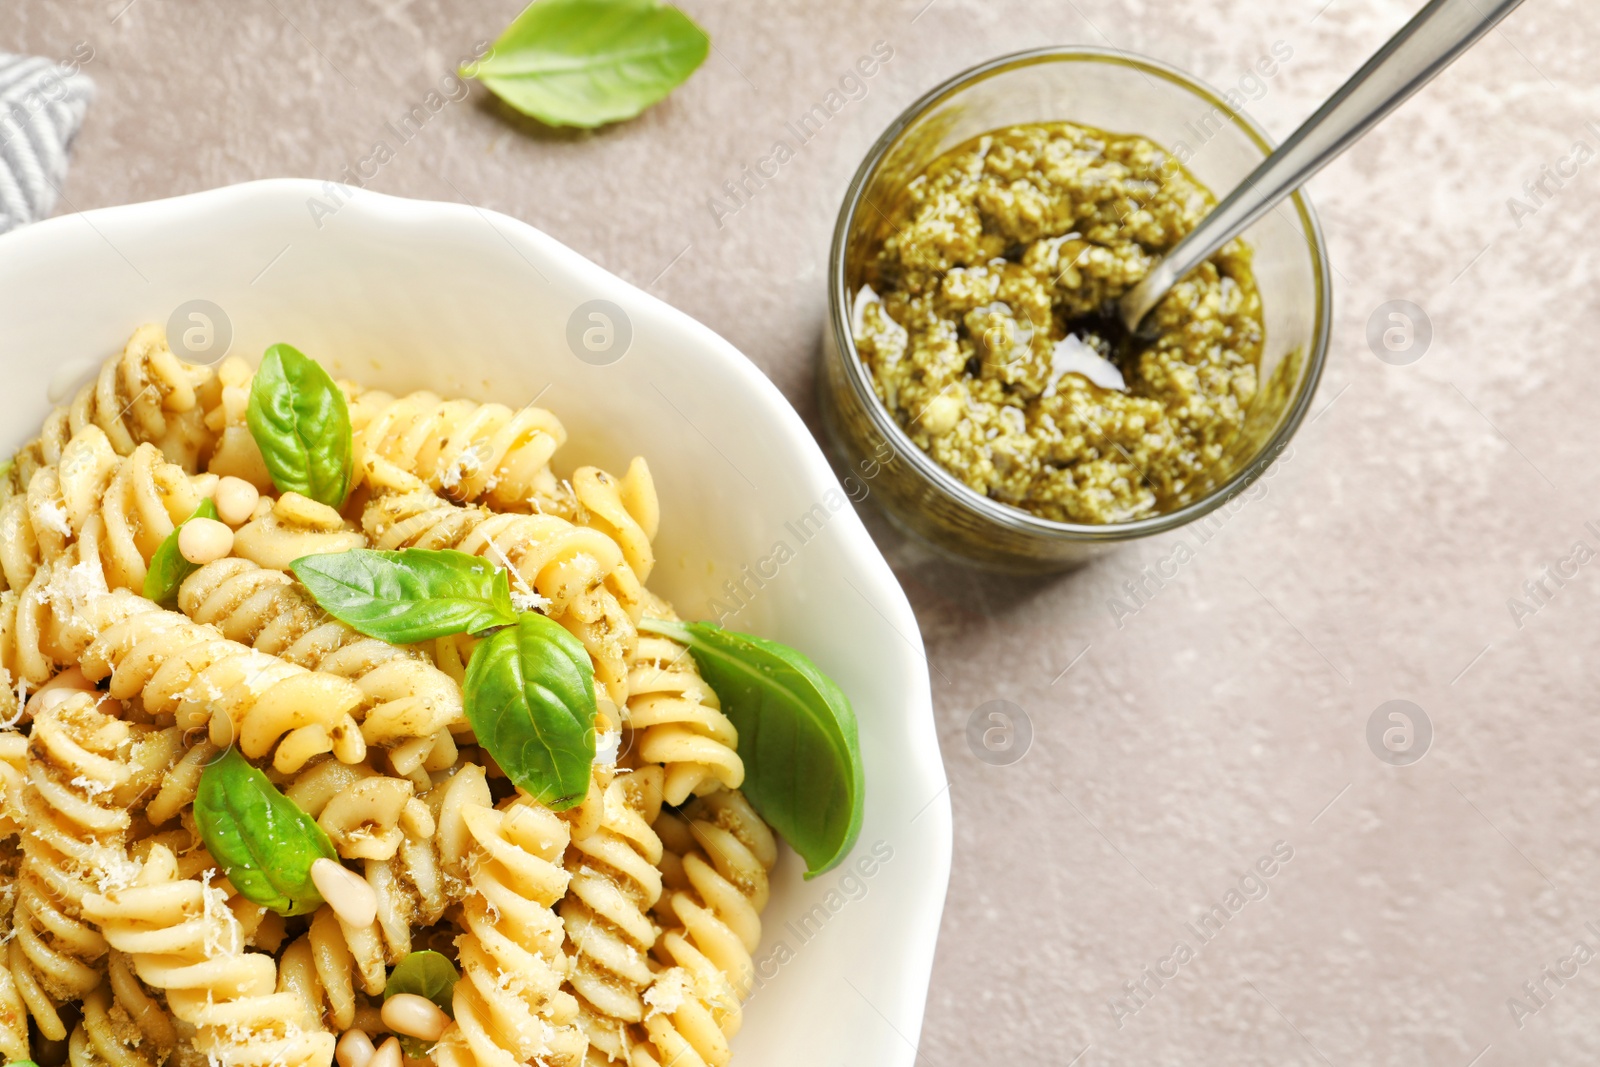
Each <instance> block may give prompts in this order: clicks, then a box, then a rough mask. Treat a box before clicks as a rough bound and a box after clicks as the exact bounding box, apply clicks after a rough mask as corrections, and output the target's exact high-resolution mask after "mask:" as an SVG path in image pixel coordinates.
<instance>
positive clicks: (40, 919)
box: [9, 692, 176, 1041]
mask: <svg viewBox="0 0 1600 1067" xmlns="http://www.w3.org/2000/svg"><path fill="white" fill-rule="evenodd" d="M175 749H176V738H175V737H173V736H171V735H169V734H162V733H161V732H158V731H155V730H152V729H150V728H148V727H137V726H134V725H132V724H129V723H126V722H123V721H122V720H121V719H119V718H117V717H116V716H115V715H113V714H111V713H109V712H107V711H104V710H101V707H100V697H99V695H98V694H91V693H82V692H78V693H72V694H71V695H70V696H68V697H67V698H66V699H63V700H59V701H56V702H54V703H51V704H49V705H47V706H43V707H41V709H40V710H39V712H38V713H37V714H36V715H35V717H34V722H33V729H32V732H31V733H30V735H29V738H28V754H29V758H28V763H27V782H26V785H25V786H24V787H23V792H22V803H21V809H22V810H21V818H22V820H23V825H24V831H23V834H22V864H21V868H20V870H19V872H18V876H17V885H18V896H17V904H16V911H15V913H14V915H13V927H12V932H13V934H14V936H13V937H12V939H11V944H10V948H9V954H10V960H9V963H10V967H9V969H10V972H11V977H12V979H13V981H14V982H15V983H16V987H17V991H18V993H19V994H20V996H21V999H22V1001H23V1002H24V1003H25V1004H26V1006H27V1009H28V1013H29V1014H30V1015H32V1016H33V1019H34V1022H35V1024H36V1025H37V1026H38V1027H39V1032H40V1033H41V1034H43V1035H44V1036H45V1037H47V1038H49V1039H51V1040H54V1041H59V1040H61V1039H63V1038H65V1037H66V1036H67V1031H66V1026H65V1024H64V1023H63V1021H62V1018H61V1015H60V1013H59V1011H58V1010H57V1009H58V1008H59V1007H60V1005H62V1004H64V1003H67V1002H69V1001H74V1000H80V999H82V998H83V997H84V996H86V995H87V994H88V993H89V992H90V991H92V990H93V989H95V987H96V986H98V985H100V982H101V978H102V975H103V973H104V970H105V965H104V962H103V960H104V957H105V954H106V942H105V940H104V938H102V937H101V935H100V932H99V931H98V930H96V929H95V927H94V925H93V923H92V921H90V920H89V919H88V918H87V917H86V914H85V912H84V910H83V908H84V901H85V898H86V896H87V895H89V894H91V893H93V892H95V891H96V890H102V891H103V890H104V889H106V888H108V887H110V886H115V885H117V884H119V882H120V881H126V880H128V879H130V878H131V870H130V868H131V866H132V865H131V864H130V862H129V860H128V855H127V836H128V828H129V825H130V821H131V820H130V818H129V815H128V809H129V808H130V807H131V806H132V805H133V804H134V803H135V802H136V801H137V800H138V799H139V798H140V796H141V794H142V793H143V792H145V791H146V790H147V789H149V788H150V787H151V786H152V785H153V784H154V781H155V778H156V776H157V775H159V773H160V772H161V771H162V770H163V769H165V766H166V764H167V763H168V762H169V761H170V758H171V756H172V755H175V754H176V753H175Z"/></svg>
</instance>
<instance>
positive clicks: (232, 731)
mask: <svg viewBox="0 0 1600 1067" xmlns="http://www.w3.org/2000/svg"><path fill="white" fill-rule="evenodd" d="M61 595H62V596H63V597H65V596H67V595H68V594H61ZM74 621H75V622H77V623H79V624H81V626H82V627H83V629H84V631H85V633H84V636H86V637H87V638H88V642H87V645H86V647H84V648H83V650H82V653H81V656H80V663H81V666H82V669H83V673H84V676H85V677H87V678H88V679H89V680H90V681H92V682H98V681H99V680H101V679H103V678H107V677H109V678H110V679H111V681H110V692H111V695H112V696H115V697H117V698H118V699H132V698H133V697H135V696H137V697H139V698H141V700H142V701H143V706H144V710H145V712H146V713H147V714H149V715H151V716H154V717H156V718H157V719H158V720H159V721H175V722H176V723H177V724H178V726H180V727H182V728H184V729H190V728H194V727H198V726H206V725H208V724H209V728H210V736H211V741H212V742H213V743H214V744H217V745H220V746H226V745H228V744H231V743H233V742H235V741H237V743H238V746H239V749H240V751H241V752H243V753H244V755H246V756H248V757H250V758H251V759H260V758H262V757H265V756H267V755H268V754H269V753H271V754H272V757H273V760H272V762H273V766H274V767H276V768H277V769H278V770H279V771H281V772H284V773H289V772H293V771H296V770H298V769H300V768H301V767H302V766H304V765H305V763H306V761H307V760H309V759H311V757H313V756H317V755H320V754H322V753H324V752H332V753H333V754H334V755H335V756H337V757H338V758H339V760H340V761H341V762H344V763H358V762H360V761H361V760H362V759H364V758H365V756H366V747H367V746H366V741H365V740H364V739H363V737H362V735H361V728H360V726H359V725H358V723H357V721H356V718H355V716H357V715H359V714H360V713H361V712H362V711H363V710H364V709H365V707H366V706H367V704H368V699H367V697H366V694H365V693H363V692H362V691H361V688H360V687H359V686H358V685H356V683H354V682H352V681H350V680H349V679H347V678H341V677H339V676H338V675H334V674H328V673H327V672H325V671H310V670H307V669H305V668H304V667H301V666H298V665H296V664H293V663H290V662H289V661H287V660H285V659H283V658H281V657H279V656H271V655H268V654H266V653H264V652H257V651H255V650H254V649H252V648H250V647H248V646H247V645H243V644H240V643H239V642H237V641H229V640H228V639H227V638H225V637H223V636H222V634H220V633H219V632H218V631H217V629H216V628H215V627H212V626H207V625H203V624H201V623H197V622H194V621H192V620H190V619H188V618H187V617H185V616H184V615H182V614H180V613H179V612H175V611H166V610H164V609H163V608H161V607H158V606H157V605H155V604H153V603H151V602H150V601H148V600H145V599H144V598H143V597H140V596H137V595H135V594H133V593H131V592H129V591H128V590H126V589H116V590H112V591H110V592H104V593H97V594H93V595H90V596H88V597H86V598H84V599H83V600H82V603H81V606H80V607H79V608H78V609H77V610H76V611H75V612H74Z"/></svg>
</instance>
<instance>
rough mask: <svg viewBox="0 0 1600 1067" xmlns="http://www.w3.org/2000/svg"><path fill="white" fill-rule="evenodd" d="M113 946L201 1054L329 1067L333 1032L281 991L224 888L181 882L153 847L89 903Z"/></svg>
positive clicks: (164, 852)
mask: <svg viewBox="0 0 1600 1067" xmlns="http://www.w3.org/2000/svg"><path fill="white" fill-rule="evenodd" d="M83 906H84V912H85V914H87V915H88V916H89V917H90V918H91V919H92V920H93V921H94V922H95V923H97V924H98V925H99V927H100V929H101V930H102V931H103V932H104V935H105V941H106V943H108V944H110V946H111V947H113V948H116V949H120V950H121V951H123V952H126V953H128V955H129V956H130V957H131V958H132V960H133V967H134V970H135V971H136V972H137V974H138V976H139V977H140V978H141V979H143V980H144V982H145V983H146V984H148V985H149V986H151V987H152V988H155V989H160V990H162V991H164V992H165V993H166V996H167V1003H168V1005H169V1006H170V1007H171V1009H172V1012H173V1014H174V1015H176V1016H177V1017H178V1018H179V1019H181V1020H183V1021H184V1022H186V1023H188V1024H190V1025H191V1026H192V1027H194V1036H193V1038H192V1040H193V1043H194V1047H195V1049H196V1050H197V1051H199V1052H200V1053H202V1054H203V1055H205V1056H206V1057H207V1058H208V1059H210V1060H211V1062H213V1063H215V1064H219V1065H221V1067H328V1065H329V1064H330V1063H331V1062H332V1061H333V1046H334V1036H333V1034H332V1033H330V1032H329V1031H328V1030H326V1029H325V1028H324V1027H323V1026H322V1021H321V1020H320V1019H318V1018H317V1016H316V1014H315V1012H314V1011H312V1010H311V1009H310V1007H309V1005H308V1004H307V1003H306V1001H305V1000H304V998H303V997H302V996H300V995H299V994H298V993H297V992H295V991H292V990H286V991H283V992H279V991H278V988H277V986H278V967H277V965H276V963H275V962H274V961H273V958H272V957H271V956H270V955H267V954H266V953H263V952H251V951H248V950H247V949H246V947H245V936H244V932H243V930H242V929H241V928H240V926H239V923H238V920H237V919H235V918H234V915H233V912H232V911H230V910H229V908H228V902H227V891H226V889H224V888H223V887H222V886H221V885H217V884H211V883H210V882H209V881H208V880H207V879H203V878H182V877H180V875H179V871H178V864H177V859H176V858H175V857H174V856H173V854H172V852H171V851H170V850H169V849H167V848H166V846H164V845H157V846H156V847H155V848H153V849H151V850H150V854H149V856H148V857H147V858H146V859H145V862H144V865H143V867H142V869H141V870H140V872H139V874H138V877H137V879H136V880H135V881H134V883H133V884H132V885H130V886H128V887H126V888H121V889H114V890H112V891H110V892H107V893H103V894H91V895H89V896H87V897H85V898H84V905H83Z"/></svg>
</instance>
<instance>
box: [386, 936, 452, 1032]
mask: <svg viewBox="0 0 1600 1067" xmlns="http://www.w3.org/2000/svg"><path fill="white" fill-rule="evenodd" d="M460 980H461V975H460V973H459V972H458V971H457V970H456V967H455V964H453V963H451V962H450V960H449V958H448V957H447V956H445V955H444V953H442V952H435V951H433V950H432V949H424V950H423V951H420V952H409V953H407V954H406V958H405V959H403V960H401V961H400V962H399V963H397V964H395V968H394V970H392V971H390V972H389V982H388V984H387V985H385V986H384V987H383V996H384V999H385V1000H387V999H388V998H389V997H392V996H394V995H395V994H396V993H415V994H416V995H417V996H419V997H427V998H428V999H429V1000H431V1001H433V1002H434V1003H435V1004H437V1005H439V1007H440V1008H442V1009H444V1013H445V1014H446V1015H448V1016H450V1018H452V1019H454V1018H455V1017H456V1009H455V991H456V982H458V981H460Z"/></svg>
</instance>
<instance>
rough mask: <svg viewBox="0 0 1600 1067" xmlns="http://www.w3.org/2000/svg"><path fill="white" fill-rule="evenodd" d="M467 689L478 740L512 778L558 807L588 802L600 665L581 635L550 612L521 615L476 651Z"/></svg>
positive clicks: (469, 667)
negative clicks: (591, 658) (553, 618)
mask: <svg viewBox="0 0 1600 1067" xmlns="http://www.w3.org/2000/svg"><path fill="white" fill-rule="evenodd" d="M461 689H462V694H463V695H464V696H465V697H466V705H467V721H468V722H470V723H471V724H472V732H473V733H475V734H477V736H478V744H480V745H482V746H483V747H484V748H485V749H487V750H488V752H489V755H491V756H493V757H494V761H495V762H496V763H498V764H499V765H500V769H501V770H503V771H505V772H506V775H507V777H509V778H510V779H511V780H512V781H513V782H515V783H516V784H517V785H519V786H521V787H522V789H523V790H524V791H525V792H527V793H528V794H529V795H530V796H532V797H533V798H534V799H535V800H538V801H539V802H541V803H543V804H546V805H548V806H549V807H551V808H552V809H554V810H556V811H564V810H565V809H567V808H570V807H572V806H573V805H575V804H578V803H581V802H582V801H583V798H584V794H586V793H587V792H588V791H589V767H590V765H591V764H592V763H593V762H594V716H595V701H594V667H593V665H592V664H591V663H590V662H589V653H588V652H586V651H585V650H584V647H583V644H582V643H581V642H580V641H579V640H578V639H577V638H576V637H573V636H572V635H571V634H570V633H568V632H567V631H566V628H565V627H563V626H562V625H561V624H560V623H558V622H552V621H551V620H550V619H547V618H545V617H544V616H543V615H534V614H526V615H521V616H519V617H518V618H517V624H516V625H515V626H508V627H506V628H505V629H504V630H501V631H499V632H498V633H496V634H494V636H492V637H490V638H489V639H488V640H486V641H483V642H480V643H479V645H478V647H477V648H476V649H474V650H473V652H472V659H471V661H470V662H468V664H467V677H466V681H465V682H464V683H463V684H462V687H461Z"/></svg>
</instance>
